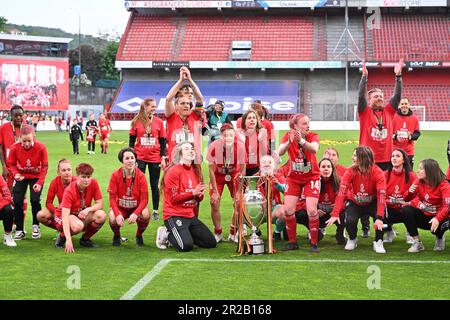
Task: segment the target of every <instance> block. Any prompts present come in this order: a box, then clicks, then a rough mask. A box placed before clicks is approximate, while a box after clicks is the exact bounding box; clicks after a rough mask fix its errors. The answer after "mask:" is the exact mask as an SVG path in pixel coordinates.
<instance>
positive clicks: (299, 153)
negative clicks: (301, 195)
mask: <svg viewBox="0 0 450 320" xmlns="http://www.w3.org/2000/svg"><path fill="white" fill-rule="evenodd" d="M288 140H289V132H286V133H285V134H284V136H283V138H282V139H281V143H286V142H287V141H288ZM305 140H306V141H308V142H317V143H319V135H318V134H317V133H314V132H308V134H307V135H306V136H305ZM288 154H289V163H290V168H289V174H288V177H289V178H292V179H294V180H301V181H305V180H307V181H308V180H314V179H319V177H320V171H319V165H318V163H317V159H316V154H315V153H312V152H310V151H308V150H306V149H304V148H302V147H301V146H300V145H299V144H298V143H297V142H295V141H294V142H292V143H291V145H290V146H289V149H288Z"/></svg>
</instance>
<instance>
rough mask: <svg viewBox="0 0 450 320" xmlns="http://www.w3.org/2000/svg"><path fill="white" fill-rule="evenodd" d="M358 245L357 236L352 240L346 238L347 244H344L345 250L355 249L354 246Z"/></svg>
mask: <svg viewBox="0 0 450 320" xmlns="http://www.w3.org/2000/svg"><path fill="white" fill-rule="evenodd" d="M357 246H358V238H355V239H353V240H351V239H348V240H347V244H346V245H345V248H344V249H345V250H355V248H356V247H357Z"/></svg>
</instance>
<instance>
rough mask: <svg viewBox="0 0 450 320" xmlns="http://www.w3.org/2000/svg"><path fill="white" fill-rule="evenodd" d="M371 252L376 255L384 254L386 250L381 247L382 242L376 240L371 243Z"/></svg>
mask: <svg viewBox="0 0 450 320" xmlns="http://www.w3.org/2000/svg"><path fill="white" fill-rule="evenodd" d="M373 251H375V252H376V253H386V250H385V249H384V247H383V240H381V239H380V240H378V241H374V242H373Z"/></svg>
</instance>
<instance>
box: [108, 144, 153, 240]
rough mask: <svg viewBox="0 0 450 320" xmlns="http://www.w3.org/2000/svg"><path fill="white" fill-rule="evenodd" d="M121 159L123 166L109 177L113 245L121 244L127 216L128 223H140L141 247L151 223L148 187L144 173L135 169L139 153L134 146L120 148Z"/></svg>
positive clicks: (138, 228)
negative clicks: (143, 235)
mask: <svg viewBox="0 0 450 320" xmlns="http://www.w3.org/2000/svg"><path fill="white" fill-rule="evenodd" d="M118 158H119V161H120V162H122V163H123V165H122V167H120V168H119V169H118V170H116V171H114V172H113V174H112V175H111V179H110V180H109V186H108V192H109V204H110V206H111V209H110V211H109V225H110V227H111V229H112V231H113V232H114V237H113V243H112V245H113V246H120V244H121V237H120V228H121V227H123V225H124V223H125V219H128V224H132V223H135V222H136V223H137V231H136V245H137V246H139V247H142V246H143V245H144V239H143V238H142V234H143V233H144V231H145V229H147V226H148V224H149V222H150V213H149V211H148V208H147V204H148V186H147V180H145V174H144V173H142V171H141V170H138V169H137V168H136V152H135V151H134V149H132V148H124V149H122V150H120V152H119V155H118Z"/></svg>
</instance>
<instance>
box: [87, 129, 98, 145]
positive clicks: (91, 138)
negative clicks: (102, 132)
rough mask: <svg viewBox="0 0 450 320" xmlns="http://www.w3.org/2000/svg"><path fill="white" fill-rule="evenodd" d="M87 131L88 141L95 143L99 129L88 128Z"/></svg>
mask: <svg viewBox="0 0 450 320" xmlns="http://www.w3.org/2000/svg"><path fill="white" fill-rule="evenodd" d="M86 130H87V135H86V140H87V141H91V142H93V141H95V136H96V135H97V133H98V129H97V127H94V126H87V127H86Z"/></svg>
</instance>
